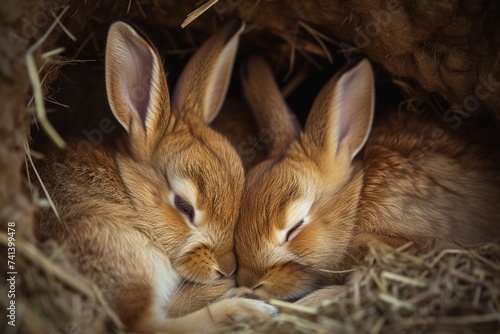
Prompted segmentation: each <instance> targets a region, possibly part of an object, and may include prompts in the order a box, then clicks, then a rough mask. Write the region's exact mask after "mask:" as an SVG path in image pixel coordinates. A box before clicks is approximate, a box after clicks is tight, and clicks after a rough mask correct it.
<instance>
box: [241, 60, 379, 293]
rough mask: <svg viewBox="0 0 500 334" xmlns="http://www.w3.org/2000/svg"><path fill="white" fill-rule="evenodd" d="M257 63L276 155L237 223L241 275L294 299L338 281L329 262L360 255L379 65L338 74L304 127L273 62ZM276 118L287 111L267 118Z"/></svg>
mask: <svg viewBox="0 0 500 334" xmlns="http://www.w3.org/2000/svg"><path fill="white" fill-rule="evenodd" d="M247 68H248V70H247V71H246V73H247V74H246V76H245V77H244V78H243V81H244V82H245V83H244V86H245V87H246V89H247V97H248V98H249V100H250V105H251V106H252V110H253V112H254V113H255V114H256V119H257V120H258V123H259V125H260V126H261V127H262V126H263V125H264V126H265V125H266V123H267V125H268V126H269V127H270V129H271V130H272V132H271V133H272V136H271V139H272V140H271V144H270V146H271V147H270V156H269V158H268V159H267V160H265V161H264V162H262V163H260V164H259V165H257V166H255V167H254V168H253V169H251V170H250V172H249V173H248V175H247V178H246V184H245V191H244V193H243V198H242V204H241V205H242V206H241V209H240V218H239V220H238V224H237V226H236V231H235V249H236V255H237V259H238V271H237V280H238V283H239V285H240V286H245V287H248V288H251V289H254V290H256V291H258V290H260V291H263V292H264V293H265V294H267V295H269V296H270V297H274V298H282V299H288V300H294V299H296V298H299V297H301V296H303V295H305V294H306V293H308V292H310V291H311V290H312V289H313V288H315V287H316V286H317V285H318V284H324V282H325V281H326V280H329V281H331V280H332V279H333V276H334V275H331V274H329V273H328V272H327V270H324V269H329V270H335V268H340V265H341V263H342V262H343V261H345V259H347V258H348V257H349V256H350V254H348V252H349V251H348V250H349V246H350V243H351V240H352V238H353V233H354V227H355V220H356V216H357V209H358V202H359V194H360V191H361V186H362V169H361V166H360V162H359V161H358V160H357V159H354V158H355V157H356V155H357V153H358V152H359V151H360V150H361V149H362V147H363V146H364V144H365V142H366V140H367V137H368V134H369V132H370V129H371V124H372V119H373V110H374V79H373V73H372V69H371V66H370V63H369V62H368V61H367V60H363V61H361V62H359V63H358V64H357V65H356V66H351V67H348V68H345V69H344V70H343V71H341V72H340V73H339V74H337V75H336V76H335V77H334V78H333V79H331V80H330V81H329V82H328V83H327V84H326V86H325V87H324V88H323V89H322V90H321V92H320V93H319V96H318V97H317V98H316V100H315V102H314V104H313V107H312V110H311V112H310V114H309V118H308V120H307V123H306V125H305V128H304V130H303V131H302V132H301V133H299V134H297V131H296V129H297V126H296V125H295V123H294V122H293V120H292V119H291V118H290V117H289V116H288V112H287V108H286V105H285V103H284V101H283V98H282V97H281V96H280V95H279V91H278V90H277V88H276V85H275V83H273V82H272V80H273V77H272V73H271V72H270V70H269V68H268V67H267V66H266V65H265V63H264V62H263V61H262V60H258V59H257V60H255V59H253V60H251V61H250V63H249V66H248V67H247ZM250 70H251V71H250ZM259 71H260V73H259ZM252 87H253V88H252ZM263 87H264V88H266V89H264V88H263ZM269 87H275V88H276V89H270V88H269ZM257 90H260V91H261V93H259V92H257ZM265 94H269V96H265ZM259 95H262V96H260V97H259ZM257 97H258V98H257ZM273 118H275V119H277V120H280V121H279V122H273V123H272V124H271V123H269V122H268V121H266V120H269V119H273ZM273 125H274V127H273Z"/></svg>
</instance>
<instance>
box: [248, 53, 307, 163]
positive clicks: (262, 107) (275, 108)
mask: <svg viewBox="0 0 500 334" xmlns="http://www.w3.org/2000/svg"><path fill="white" fill-rule="evenodd" d="M241 80H242V82H243V89H244V91H245V97H246V99H247V101H248V103H249V105H250V108H251V109H252V111H253V113H254V115H255V118H256V119H257V123H258V124H259V127H260V128H261V129H268V130H269V133H270V134H271V137H270V138H269V140H270V142H269V147H268V150H269V155H270V156H272V155H274V154H279V153H282V152H284V151H285V150H286V148H287V147H288V146H289V145H290V143H291V142H292V141H293V140H295V139H296V138H297V137H298V135H299V133H300V125H299V123H298V121H297V119H296V118H295V116H294V115H293V114H292V113H291V112H290V109H289V108H288V106H287V105H286V102H285V100H284V98H283V96H282V95H281V92H280V90H279V88H278V85H277V84H276V81H275V80H274V75H273V73H272V71H271V68H270V67H269V65H268V64H267V63H266V61H265V60H264V59H262V58H260V57H252V58H250V59H248V60H247V61H246V63H245V64H244V65H243V66H242V68H241Z"/></svg>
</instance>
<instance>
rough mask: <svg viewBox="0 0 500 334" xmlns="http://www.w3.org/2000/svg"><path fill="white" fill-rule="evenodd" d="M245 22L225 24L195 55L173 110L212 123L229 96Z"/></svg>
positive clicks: (181, 80) (182, 77) (184, 74)
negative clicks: (227, 95) (228, 91)
mask: <svg viewBox="0 0 500 334" xmlns="http://www.w3.org/2000/svg"><path fill="white" fill-rule="evenodd" d="M244 28H245V23H244V22H243V21H240V20H237V21H236V20H234V21H231V22H229V23H227V24H226V25H224V26H223V27H222V28H221V29H220V30H219V31H217V32H216V33H215V34H214V35H213V36H212V37H210V38H209V39H208V40H207V41H206V42H205V43H204V44H203V45H202V47H201V48H200V49H199V50H198V51H197V52H196V53H195V54H194V55H193V57H192V58H191V60H190V61H189V63H188V64H187V65H186V68H185V69H184V70H183V71H182V74H181V76H180V78H179V81H178V82H177V85H176V87H175V91H174V98H173V102H172V109H173V110H174V112H176V113H179V114H191V115H193V114H194V115H195V116H197V117H199V118H200V119H202V120H203V121H204V122H205V123H206V124H208V123H210V122H212V121H213V120H214V118H215V117H216V116H217V114H218V112H219V111H220V109H221V107H222V103H223V102H224V99H225V97H226V93H227V89H228V87H229V81H230V79H231V73H232V71H233V65H234V59H235V56H236V51H237V50H238V42H239V37H240V34H241V32H242V31H243V29H244Z"/></svg>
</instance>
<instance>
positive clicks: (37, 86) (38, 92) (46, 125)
mask: <svg viewBox="0 0 500 334" xmlns="http://www.w3.org/2000/svg"><path fill="white" fill-rule="evenodd" d="M68 9H69V6H66V7H65V8H64V9H63V10H62V12H61V13H60V14H59V15H58V16H55V15H54V14H53V13H52V14H53V15H54V16H55V20H54V22H53V23H52V24H51V25H50V27H49V29H47V31H46V32H45V34H43V35H42V37H40V38H39V39H38V40H37V41H36V42H35V43H34V44H33V45H32V46H31V47H29V49H28V51H27V52H26V55H25V58H26V66H27V67H28V74H29V78H30V80H31V85H32V87H33V96H34V98H35V102H36V114H35V115H36V117H37V119H38V121H39V122H40V124H41V125H42V129H44V130H45V132H46V133H47V135H48V136H49V137H50V138H51V139H52V140H53V141H54V143H55V144H56V145H57V146H59V148H64V146H65V143H64V140H63V139H62V138H61V136H60V135H59V134H58V133H57V131H56V129H54V127H53V126H52V124H50V122H49V121H48V119H47V112H46V110H45V101H44V98H43V94H42V84H41V83H40V78H39V77H38V70H37V67H36V62H35V57H34V55H33V54H34V53H35V51H36V50H37V49H38V48H39V47H40V46H42V44H43V43H44V42H45V41H46V40H47V38H48V37H49V35H50V33H51V32H52V30H54V28H55V27H56V25H59V26H60V27H62V29H63V31H64V32H65V33H66V34H67V35H68V36H69V37H70V38H71V39H72V40H74V41H76V38H75V37H74V36H73V35H72V34H71V33H70V32H69V31H68V30H67V29H66V28H65V27H64V25H63V24H62V23H61V22H60V20H61V18H62V17H63V16H64V14H66V12H67V11H68ZM59 50H61V48H58V49H56V50H53V51H52V52H48V53H45V57H46V58H47V57H48V56H51V55H53V54H58V53H60V51H59Z"/></svg>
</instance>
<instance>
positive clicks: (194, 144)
mask: <svg viewBox="0 0 500 334" xmlns="http://www.w3.org/2000/svg"><path fill="white" fill-rule="evenodd" d="M244 26H245V25H244V22H242V21H237V22H229V23H228V24H226V25H225V26H223V27H222V28H221V30H219V31H218V32H217V33H216V34H215V35H213V36H212V37H211V38H210V39H209V40H208V41H207V42H206V43H205V44H204V45H203V46H202V47H201V48H200V49H199V50H198V51H197V53H196V54H195V55H194V56H193V57H192V58H191V60H190V61H189V63H188V65H187V66H186V68H185V69H184V70H183V72H182V74H181V76H180V78H179V81H178V82H177V85H176V87H175V91H174V94H173V99H172V103H171V102H170V98H169V93H168V87H167V81H166V76H165V73H164V70H163V66H162V62H161V59H160V57H159V55H158V53H157V51H156V49H155V48H154V47H153V46H152V45H151V44H150V43H149V42H148V41H146V40H145V39H143V38H142V37H141V36H140V35H139V34H138V33H137V32H136V31H135V30H134V29H133V28H131V27H130V26H129V25H127V24H126V23H123V22H116V23H114V24H113V25H112V26H111V27H110V29H109V33H108V38H107V46H106V59H105V65H106V66H105V71H106V90H107V94H108V100H109V104H110V107H111V110H112V112H113V114H114V116H115V118H116V119H117V121H118V122H119V123H120V124H121V126H123V128H124V130H125V136H124V138H123V139H122V140H119V141H118V143H117V144H116V145H112V144H106V143H102V144H101V145H91V144H89V143H88V142H85V141H69V142H68V149H66V150H64V151H61V150H57V149H55V148H52V149H50V148H49V149H47V150H46V152H44V153H45V159H43V160H41V161H37V163H36V170H37V171H38V173H39V175H40V178H41V180H42V181H43V183H44V185H45V187H46V188H47V189H48V190H49V193H50V195H51V197H52V200H53V202H54V204H55V207H56V209H57V211H56V212H53V211H52V210H48V209H46V210H44V211H42V212H41V213H40V214H39V219H38V224H37V228H36V235H37V237H38V238H39V239H40V240H42V241H43V240H47V239H54V240H56V241H58V242H59V243H61V244H62V243H64V244H65V245H66V248H65V249H66V251H67V253H68V256H69V257H70V259H71V260H72V261H73V262H74V263H75V265H76V266H77V269H78V270H79V271H80V272H82V274H83V275H85V276H86V277H88V278H90V279H91V280H92V281H94V282H95V283H96V284H97V285H98V286H99V287H100V289H101V290H102V291H103V293H104V295H105V296H107V297H106V298H107V301H108V302H109V304H110V305H111V307H112V308H113V309H114V310H115V311H116V313H117V314H118V316H119V317H120V318H121V319H122V321H123V322H124V324H125V325H126V327H127V330H131V331H140V332H149V331H169V332H206V331H210V330H214V331H217V330H218V329H220V328H221V326H223V325H224V324H225V323H226V322H227V321H231V320H234V319H247V318H254V317H255V318H257V319H265V318H267V317H269V316H272V315H273V314H274V313H275V312H276V309H275V308H274V307H272V306H270V305H268V304H266V303H264V302H262V301H257V300H250V299H244V298H232V297H231V296H233V295H234V294H233V293H232V289H233V287H234V286H235V285H236V281H235V279H234V272H235V270H236V258H235V254H234V226H235V223H236V219H237V217H238V212H239V206H240V201H241V195H242V191H243V187H244V171H243V167H242V163H241V160H240V158H239V156H238V155H237V153H236V151H235V150H234V149H233V148H232V147H231V145H230V144H229V142H228V141H227V140H226V139H225V138H224V137H223V136H221V135H220V134H218V133H216V132H215V131H213V130H211V129H210V128H209V127H208V125H207V124H209V123H210V122H211V121H212V120H213V119H214V118H215V116H216V115H217V113H218V111H219V109H220V108H221V105H222V102H223V100H224V97H225V95H226V92H227V87H228V83H229V79H230V74H231V72H232V67H233V62H234V58H235V54H236V51H237V47H238V41H239V36H240V34H241V32H242V31H243V29H244ZM212 301H214V303H213V304H211V305H210V306H209V307H208V308H203V307H205V306H206V305H207V304H208V303H210V302H212Z"/></svg>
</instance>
